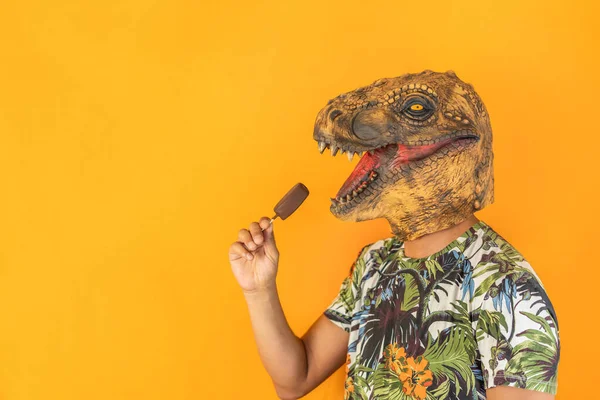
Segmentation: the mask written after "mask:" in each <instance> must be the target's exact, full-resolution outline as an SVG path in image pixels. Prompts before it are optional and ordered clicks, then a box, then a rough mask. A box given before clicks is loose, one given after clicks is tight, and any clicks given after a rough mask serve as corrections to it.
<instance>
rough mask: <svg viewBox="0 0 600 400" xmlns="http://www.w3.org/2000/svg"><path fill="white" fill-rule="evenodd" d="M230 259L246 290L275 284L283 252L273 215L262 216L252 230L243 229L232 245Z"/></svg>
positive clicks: (256, 289)
mask: <svg viewBox="0 0 600 400" xmlns="http://www.w3.org/2000/svg"><path fill="white" fill-rule="evenodd" d="M262 229H264V231H263V230H262ZM229 262H230V264H231V269H232V270H233V275H235V278H236V279H237V281H238V283H239V285H240V286H241V288H242V290H243V291H244V292H245V293H253V292H257V291H261V290H264V289H268V288H269V287H271V286H275V277H276V276H277V265H278V263H279V251H278V250H277V246H276V244H275V236H274V234H273V224H270V223H269V218H267V217H262V218H261V219H260V222H253V223H251V224H250V227H249V228H248V229H242V230H240V232H239V233H238V240H237V242H234V243H233V244H232V245H231V246H230V247H229Z"/></svg>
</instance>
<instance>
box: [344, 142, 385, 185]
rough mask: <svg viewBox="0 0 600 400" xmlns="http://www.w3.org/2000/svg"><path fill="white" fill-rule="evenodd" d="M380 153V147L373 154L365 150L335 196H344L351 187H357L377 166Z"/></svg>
mask: <svg viewBox="0 0 600 400" xmlns="http://www.w3.org/2000/svg"><path fill="white" fill-rule="evenodd" d="M382 153H383V151H382V150H380V149H378V150H377V151H375V152H374V153H373V155H371V154H370V153H369V152H366V153H365V154H364V155H363V156H362V158H361V159H360V161H359V162H358V164H357V165H356V167H355V168H354V171H352V173H351V174H350V176H349V177H348V179H346V182H344V184H343V185H342V187H341V189H340V190H339V192H338V194H337V197H342V196H346V195H347V194H349V193H350V192H352V190H353V189H355V188H356V187H358V185H359V184H360V182H361V181H362V180H364V179H367V178H368V176H369V172H371V171H373V170H374V169H375V168H378V167H379V165H380V163H379V160H380V157H381V154H382Z"/></svg>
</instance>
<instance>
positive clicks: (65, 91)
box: [0, 0, 600, 400]
mask: <svg viewBox="0 0 600 400" xmlns="http://www.w3.org/2000/svg"><path fill="white" fill-rule="evenodd" d="M93 3H94V4H93ZM93 3H92V2H87V1H68V0H53V1H47V2H41V1H40V2H33V1H29V0H25V1H18V2H17V1H13V2H3V3H2V5H1V10H0V51H1V55H0V185H1V192H0V193H1V194H0V224H1V225H0V227H1V228H0V326H1V328H0V399H2V400H55V399H56V400H59V399H60V400H76V399H77V400H80V399H86V400H92V399H93V400H95V399H98V400H100V399H102V400H106V399H110V400H120V399H144V400H154V399H161V400H162V399H178V400H179V399H240V398H244V399H275V398H276V397H275V394H274V391H273V390H272V389H271V386H270V380H269V378H268V376H267V375H266V374H265V373H264V372H263V370H262V368H261V366H260V361H259V359H258V356H257V353H256V350H255V348H254V342H253V339H252V336H251V330H250V326H249V321H248V317H247V314H246V309H245V304H244V302H243V298H242V296H241V294H240V291H239V289H238V287H237V284H236V283H235V281H234V279H233V276H232V274H231V272H230V269H229V264H228V262H227V248H228V246H229V244H230V243H231V242H232V241H233V240H234V239H235V236H236V233H237V231H238V229H239V228H240V227H242V226H244V225H246V224H247V223H249V222H250V221H251V220H254V219H256V218H258V217H260V216H261V215H264V214H267V215H269V214H271V207H272V206H273V205H274V203H275V202H276V201H277V200H278V199H279V197H280V196H281V195H282V194H283V193H285V191H286V190H287V189H288V188H289V187H291V186H292V185H293V184H294V183H296V182H298V181H302V182H304V183H305V184H306V185H307V186H308V187H309V188H310V189H311V192H312V194H311V196H310V197H309V199H308V200H307V202H306V203H305V205H304V206H303V207H302V208H301V210H300V211H299V212H298V213H297V214H296V215H294V216H293V217H292V218H290V219H289V220H286V221H277V222H276V223H275V224H276V235H277V238H278V243H279V246H280V250H281V272H280V275H279V277H278V282H279V286H280V292H281V297H282V302H283V305H284V309H285V310H286V313H287V315H288V318H289V321H290V324H291V326H292V327H293V328H294V330H295V331H296V332H297V333H298V334H301V333H303V332H304V331H305V330H306V329H307V327H308V326H309V325H310V324H311V322H312V321H313V320H314V319H315V318H317V316H318V315H319V314H320V313H321V312H322V310H323V309H324V308H325V307H326V306H327V305H328V304H329V302H330V301H331V299H332V298H333V296H334V295H335V293H336V291H337V289H338V288H339V284H340V282H341V280H342V278H343V277H344V276H345V274H346V273H347V271H348V268H349V266H350V263H351V262H352V260H353V259H354V257H355V256H356V254H357V252H358V250H360V248H361V247H362V246H363V245H364V244H366V243H370V242H372V241H374V240H376V239H378V238H382V237H386V236H388V235H389V229H388V227H387V225H386V224H385V222H383V221H372V222H364V223H359V224H352V223H343V222H340V221H338V220H336V219H334V217H333V216H331V215H330V214H329V211H328V207H329V200H328V199H329V197H330V196H331V195H333V194H335V192H336V191H337V189H338V188H339V186H340V185H341V183H342V182H343V181H344V179H345V178H346V176H347V175H348V174H349V173H350V171H351V169H352V166H351V165H350V164H349V163H348V161H347V160H346V159H345V158H335V159H334V158H332V157H325V156H321V155H319V153H318V151H317V146H316V143H314V142H313V141H312V138H311V135H312V126H313V125H312V124H313V121H314V118H315V116H316V113H317V111H318V110H319V109H320V108H321V107H322V106H323V105H324V104H325V102H326V101H327V100H328V99H329V98H331V97H333V96H335V95H337V94H339V93H340V92H342V91H347V90H351V89H354V88H356V87H358V86H362V85H365V84H369V83H371V82H372V81H374V80H375V79H377V78H379V77H386V76H387V77H390V76H397V75H401V74H403V73H406V72H418V71H421V70H423V69H433V70H435V71H446V70H448V69H453V70H454V71H456V73H457V74H458V76H459V77H461V78H462V79H464V80H465V81H467V82H470V83H472V84H473V85H474V86H475V89H476V90H477V91H478V92H479V94H480V95H481V96H482V98H483V99H484V101H485V102H486V105H487V108H488V110H489V111H490V114H491V121H492V126H493V129H494V133H495V139H494V146H495V154H496V161H495V167H496V203H495V204H494V205H493V206H491V207H490V208H488V209H485V210H484V211H483V212H481V213H480V214H479V217H480V218H482V219H484V220H485V221H486V222H488V223H489V224H490V225H491V226H492V227H494V228H495V229H496V230H498V231H499V232H500V233H501V234H502V235H504V236H505V237H506V238H507V239H508V240H509V241H511V242H512V243H513V244H514V245H515V246H516V247H517V248H518V249H519V250H520V251H521V252H522V253H523V254H524V255H525V256H526V258H527V259H528V260H529V261H530V262H531V264H532V265H533V266H534V268H535V269H536V270H537V272H538V274H539V275H540V277H541V278H542V280H543V282H544V285H545V286H546V288H547V290H548V292H549V294H550V296H551V298H552V299H553V302H554V303H555V306H556V309H557V313H558V316H559V321H560V326H561V338H562V344H563V354H562V360H561V365H560V369H559V371H560V374H559V393H560V396H559V398H560V399H574V398H578V397H579V396H578V395H580V396H584V393H586V392H587V390H588V389H587V388H586V387H585V386H583V385H582V383H588V384H589V383H593V379H592V378H590V376H591V375H590V373H592V371H593V370H595V369H597V368H596V367H595V366H594V365H593V364H594V363H597V362H598V359H599V357H600V352H599V351H598V346H597V345H596V343H595V338H594V332H595V330H591V331H590V333H589V334H587V333H586V330H589V329H590V328H591V327H593V326H594V324H596V325H597V322H596V320H595V317H593V315H594V314H595V311H594V308H593V307H594V305H595V304H596V303H597V301H596V300H597V297H596V296H597V294H598V289H597V288H596V284H597V282H598V280H599V279H600V272H599V269H598V266H597V265H596V264H597V263H596V255H595V254H594V253H593V252H592V251H593V249H594V248H597V247H598V246H597V244H596V241H597V240H596V235H595V228H596V225H597V224H598V222H599V218H598V212H597V209H596V206H597V204H598V201H597V198H596V197H595V194H596V193H597V191H598V188H597V182H598V172H599V171H598V167H597V164H596V163H597V162H598V155H597V154H598V145H599V144H600V139H599V136H598V127H597V126H598V124H597V122H596V120H595V118H596V116H597V114H598V110H597V107H598V104H597V98H598V93H599V91H600V85H599V79H598V73H597V47H596V46H597V43H598V39H599V37H598V33H599V29H598V23H597V18H598V14H597V13H596V12H594V10H592V9H591V4H592V1H589V2H588V3H589V4H586V3H585V2H583V1H576V2H574V3H573V2H571V4H567V2H557V1H528V2H522V1H517V0H510V1H509V0H505V1H502V2H500V1H497V2H493V3H492V2H487V1H480V0H471V1H454V2H449V1H439V2H419V1H413V2H408V1H402V2H400V1H397V0H394V1H388V2H372V3H371V4H370V5H366V3H365V2H348V1H308V0H304V1H302V2H297V4H290V3H289V2H287V1H269V2H252V3H250V2H243V1H237V2H235V1H230V0H221V1H215V2H211V3H210V4H209V3H208V2H206V1H200V2H197V1H181V0H175V1H160V2H159V1H149V0H124V1H123V0H119V1H117V0H106V1H102V2H100V1H96V2H93ZM259 3H260V4H259ZM355 163H356V160H355V161H354V162H353V164H355ZM341 372H342V371H338V373H336V374H335V376H334V377H332V378H331V379H330V380H329V381H327V382H326V383H325V384H323V385H322V386H321V387H320V388H318V389H317V390H316V391H315V392H314V393H313V394H311V395H309V396H308V397H307V398H308V399H313V400H315V399H333V398H340V396H341V393H342V386H343V376H342V373H341ZM582 375H583V377H582ZM586 398H588V397H586Z"/></svg>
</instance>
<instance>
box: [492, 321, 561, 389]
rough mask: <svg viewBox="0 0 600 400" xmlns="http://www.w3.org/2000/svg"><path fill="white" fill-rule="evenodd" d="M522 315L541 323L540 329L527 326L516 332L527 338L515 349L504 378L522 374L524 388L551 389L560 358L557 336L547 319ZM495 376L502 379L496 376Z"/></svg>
mask: <svg viewBox="0 0 600 400" xmlns="http://www.w3.org/2000/svg"><path fill="white" fill-rule="evenodd" d="M521 314H523V315H525V316H526V317H527V318H529V319H531V320H532V321H533V322H535V323H536V324H539V326H540V328H541V330H536V329H527V330H525V331H523V332H520V333H518V334H517V336H518V337H525V338H527V340H526V341H524V342H521V343H519V344H517V345H516V346H515V347H514V349H513V350H512V355H511V357H510V359H509V360H508V364H507V367H506V369H505V371H504V374H503V375H504V379H506V380H507V381H509V380H510V379H511V378H512V377H519V378H522V381H523V385H522V387H525V388H527V389H532V390H538V391H542V392H548V391H551V390H552V388H553V387H555V386H556V369H557V365H558V360H559V357H560V343H559V341H558V337H557V336H556V335H555V334H554V330H553V328H551V327H550V324H549V323H548V321H547V320H546V319H545V318H542V317H540V316H537V315H534V314H531V313H528V312H523V311H522V312H521ZM496 379H500V378H498V376H497V378H496ZM498 383H499V384H502V383H503V382H501V381H499V382H498Z"/></svg>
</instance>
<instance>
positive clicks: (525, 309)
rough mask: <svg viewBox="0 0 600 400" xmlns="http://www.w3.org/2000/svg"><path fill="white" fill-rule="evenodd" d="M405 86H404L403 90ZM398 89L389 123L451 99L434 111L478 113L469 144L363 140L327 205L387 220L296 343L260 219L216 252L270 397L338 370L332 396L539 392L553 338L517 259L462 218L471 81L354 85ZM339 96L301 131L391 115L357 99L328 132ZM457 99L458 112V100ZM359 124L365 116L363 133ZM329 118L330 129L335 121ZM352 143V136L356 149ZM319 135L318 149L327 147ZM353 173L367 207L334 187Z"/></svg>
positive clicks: (485, 136) (470, 202)
mask: <svg viewBox="0 0 600 400" xmlns="http://www.w3.org/2000/svg"><path fill="white" fill-rule="evenodd" d="M407 82H414V83H413V84H412V87H411V85H410V84H408V83H407ZM423 82H426V83H423ZM403 87H406V88H407V90H406V91H402V90H400V95H399V96H398V98H397V99H394V101H397V102H398V103H400V104H399V106H398V107H399V108H396V109H395V111H394V112H395V114H394V115H395V116H394V117H393V118H396V119H395V120H394V121H395V122H396V123H398V117H397V116H398V115H402V114H400V112H401V111H400V112H399V110H405V109H406V107H412V106H413V105H414V104H419V105H420V107H413V108H414V109H415V111H418V114H419V115H424V114H422V113H421V111H422V110H423V109H424V108H426V107H429V108H432V109H433V113H435V111H436V110H439V111H440V114H437V115H436V116H437V117H438V119H432V120H431V121H436V122H435V123H438V124H439V118H440V116H443V115H444V113H448V111H444V107H443V106H444V105H446V108H445V110H448V107H447V105H449V104H452V102H453V101H454V102H456V103H458V104H461V105H462V107H463V108H462V109H461V108H459V107H456V108H454V109H453V111H452V112H451V114H450V116H447V117H448V118H449V119H452V120H456V121H459V122H461V123H462V121H463V119H468V120H470V121H475V122H477V120H479V122H480V123H479V124H477V123H473V126H474V129H472V130H471V131H470V132H475V133H476V138H473V137H471V138H470V140H464V137H465V136H464V135H462V136H461V135H453V136H452V137H453V138H455V141H447V140H446V141H445V142H444V139H439V140H433V145H432V144H431V143H432V142H431V141H424V140H420V141H419V142H418V143H416V144H412V143H410V142H408V141H407V140H406V137H402V136H401V135H400V136H401V137H398V138H395V140H393V141H389V140H388V142H389V143H388V144H385V143H384V144H383V145H380V146H379V147H375V146H373V143H372V141H371V142H369V145H371V146H373V147H375V149H374V151H373V152H369V153H366V154H365V156H363V158H362V159H361V161H360V162H359V164H358V165H357V167H356V169H355V171H354V172H353V174H352V175H351V176H350V178H349V180H348V181H347V182H346V183H345V184H344V186H343V187H342V189H341V190H340V193H341V194H340V193H338V196H337V197H336V199H332V212H333V213H334V215H336V216H338V217H342V219H352V220H355V221H359V220H364V219H372V218H375V217H384V218H387V219H388V221H389V222H390V225H391V226H392V230H393V233H394V234H393V235H392V236H390V237H387V238H384V239H381V240H378V241H376V242H374V243H370V244H368V245H366V246H364V247H363V248H362V249H361V251H360V252H359V255H358V257H357V258H356V261H355V262H354V264H353V266H352V268H351V269H350V272H349V274H348V276H347V277H346V278H345V279H344V281H343V282H342V285H341V287H340V290H339V293H338V295H337V296H336V298H335V299H334V300H333V301H332V303H331V304H330V306H329V307H328V308H327V309H326V310H325V312H324V313H323V314H322V315H321V316H319V318H317V320H316V321H315V322H314V323H313V325H312V326H311V327H310V328H309V330H308V331H307V332H306V333H305V334H304V335H303V336H302V337H298V336H296V335H295V334H294V333H293V331H292V329H291V328H290V326H289V324H288V323H287V321H286V318H285V315H284V312H283V310H282V307H281V303H280V301H279V297H278V292H277V286H276V275H277V270H278V267H279V251H278V249H277V245H276V242H275V235H274V230H273V225H272V224H270V223H269V218H267V217H263V218H261V219H260V220H259V221H256V222H252V223H251V224H250V225H249V226H248V227H247V228H244V229H241V230H240V231H239V233H238V237H237V240H236V241H235V242H234V243H233V244H232V245H231V247H230V249H229V260H230V263H231V267H232V271H233V274H234V276H235V278H236V279H237V281H238V283H239V285H240V287H241V289H242V290H243V293H244V296H245V299H246V302H247V305H248V310H249V314H250V319H251V322H252V328H253V331H254V335H255V340H256V344H257V347H258V350H259V354H260V357H261V360H262V362H263V364H264V366H265V368H266V370H267V372H268V373H269V375H270V376H271V378H272V381H273V384H274V386H275V390H276V392H277V395H278V396H279V397H280V398H281V399H297V398H300V397H302V396H304V395H306V394H307V393H309V392H310V391H311V390H313V389H314V388H315V387H317V386H318V385H319V384H320V383H321V382H323V381H324V380H325V379H326V378H327V377H328V376H330V375H331V374H332V373H333V372H334V371H335V370H337V369H338V368H340V367H341V366H343V365H344V364H346V379H345V391H344V398H345V399H346V400H347V399H418V400H425V399H427V400H433V399H436V400H437V399H465V400H466V399H489V400H506V399H511V400H549V399H553V398H554V395H555V394H556V391H557V367H558V362H559V358H560V340H559V330H558V320H557V318H556V313H555V311H554V308H553V306H552V303H551V301H550V299H549V298H548V295H547V293H546V291H545V289H544V287H543V286H542V283H541V281H540V279H539V277H538V276H537V275H536V273H535V271H534V270H533V269H532V267H531V265H530V264H529V262H528V261H527V260H526V259H525V258H524V257H523V256H522V255H521V254H520V253H519V252H518V251H517V250H516V249H515V248H514V247H513V246H512V245H511V244H510V243H509V242H508V241H507V240H505V239H504V238H503V237H502V236H501V235H499V234H498V233H497V232H496V231H495V230H494V229H493V228H492V227H491V226H490V225H488V224H487V223H485V222H484V221H482V220H479V219H478V218H477V217H476V216H475V214H474V211H476V210H479V209H481V208H482V207H483V206H485V205H487V204H490V203H491V202H492V201H493V176H492V173H491V168H492V167H491V164H492V163H491V159H492V157H491V129H489V120H488V119H487V112H486V111H485V108H484V107H483V106H482V103H481V102H480V99H479V98H478V97H477V95H476V94H475V93H474V91H473V90H472V87H470V86H469V85H466V84H465V83H464V82H462V81H460V80H459V79H458V78H457V77H456V75H455V74H454V73H453V72H451V71H449V72H446V74H440V73H435V72H433V71H429V70H427V71H424V72H422V73H420V74H406V75H403V76H401V77H398V78H395V79H391V80H384V81H383V83H382V80H378V81H376V82H374V83H373V84H372V85H370V86H369V87H366V88H360V89H357V90H356V91H355V92H354V93H356V92H358V93H360V94H361V97H364V96H365V93H366V94H368V95H369V96H370V97H371V98H372V99H377V97H378V96H381V93H389V90H390V88H391V89H392V91H393V90H396V89H397V88H403ZM447 87H451V88H452V89H453V90H451V91H446V92H445V93H446V94H445V96H446V97H445V98H443V96H442V95H437V96H433V94H435V93H436V92H437V93H440V92H442V91H443V89H444V88H447ZM431 88H433V93H432V90H428V89H431ZM457 88H458V89H457ZM394 93H395V92H394ZM424 96H429V97H428V98H427V100H428V101H430V102H431V103H432V104H429V103H427V102H426V101H425V100H424ZM457 97H460V98H461V99H469V102H465V101H460V100H457ZM389 98H390V96H388V99H389ZM415 98H416V99H420V102H416V100H415ZM349 99H350V100H349ZM351 99H352V93H350V94H346V95H340V96H338V98H336V99H334V100H332V101H330V102H329V103H328V106H327V107H325V108H324V109H323V110H321V112H320V113H319V116H318V117H317V122H316V129H315V139H317V140H318V141H321V140H322V139H323V135H325V136H326V137H325V138H326V139H327V135H331V136H333V137H334V138H335V139H336V141H335V146H338V145H339V144H342V145H343V142H344V141H343V140H341V139H342V138H340V132H341V133H343V134H346V135H347V134H348V132H350V133H352V134H354V135H355V136H357V137H358V139H362V140H365V137H364V136H365V134H364V133H365V132H367V133H368V134H372V132H380V130H379V129H378V127H379V126H380V125H381V124H387V125H389V123H390V121H389V119H390V118H392V117H390V114H387V115H386V114H385V112H382V106H379V107H374V108H375V110H374V111H373V109H370V108H368V107H362V108H361V107H359V109H358V111H356V110H352V112H350V113H349V114H350V115H349V116H348V119H349V120H351V121H352V122H351V124H352V126H351V127H346V128H345V129H344V130H340V131H337V134H336V131H335V129H333V126H332V125H331V122H333V121H334V120H335V119H336V118H337V117H336V118H331V117H330V116H331V114H332V112H334V111H335V110H338V109H344V107H343V103H345V102H348V101H351ZM374 101H375V100H369V103H371V102H374ZM407 103H408V105H407ZM469 103H470V104H471V105H472V107H470V108H469V107H468V106H466V105H465V104H467V105H468V104H469ZM373 104H378V103H373ZM386 104H390V103H389V102H388V103H386ZM383 111H386V109H383ZM361 112H368V113H371V112H374V113H375V114H371V115H368V116H364V115H360V113H361ZM357 113H358V115H357ZM461 113H462V115H460V114H461ZM382 115H383V117H381V116H382ZM415 115H416V114H415ZM433 115H434V114H431V115H429V116H426V117H423V118H433ZM457 115H459V116H460V120H459V119H456V118H455V117H456V116H457ZM378 118H384V119H386V118H387V120H385V121H381V120H380V119H378ZM422 120H423V121H430V120H429V119H422ZM357 121H359V122H358V123H357ZM360 121H366V122H365V124H366V123H368V124H370V127H369V129H366V128H365V126H362V125H361V123H362V122H360ZM399 122H400V123H401V122H402V121H401V120H400V121H399ZM338 124H339V125H336V126H337V127H338V128H339V127H341V128H344V125H343V121H342V122H338ZM440 126H443V127H445V128H446V129H451V130H452V127H448V124H447V123H445V124H443V125H438V130H441V129H440V128H439V127H440ZM454 131H456V129H454ZM361 132H362V133H363V134H362V135H361ZM427 135H431V130H429V131H428V132H427ZM441 137H442V138H445V137H448V135H446V134H442V135H441ZM330 139H331V138H330ZM358 139H355V140H354V144H357V143H361V140H358ZM456 141H459V144H458V145H457V144H456ZM327 143H328V144H329V146H330V147H331V146H332V143H333V141H332V140H330V141H328V142H327ZM407 143H408V144H407ZM436 143H444V144H443V145H436ZM319 144H320V146H319V147H320V148H321V150H322V147H323V146H321V143H319ZM342 148H343V147H342ZM335 152H336V151H334V149H332V153H333V154H334V155H335ZM445 157H446V158H445ZM424 159H429V160H431V159H435V160H437V163H436V164H437V165H436V167H435V168H430V169H424V168H422V169H418V168H417V167H418V163H419V162H423V160H424ZM407 163H410V164H411V165H412V166H411V168H409V169H407V171H410V174H411V175H410V176H408V175H407V174H406V173H405V174H402V175H401V179H392V178H393V177H394V175H393V174H390V173H389V171H386V168H387V169H393V168H395V167H398V168H397V171H401V170H402V171H403V170H404V169H402V168H401V167H402V166H403V165H405V164H407ZM445 163H447V164H445ZM372 166H375V168H372ZM357 171H358V172H357ZM373 171H378V173H377V174H373ZM415 171H417V172H415ZM473 171H477V172H476V173H473ZM399 173H400V172H399ZM365 174H366V176H368V177H369V181H370V182H371V186H370V187H371V189H370V190H369V192H367V193H366V194H365V195H364V196H366V198H367V200H368V199H370V201H368V205H367V206H365V205H364V202H365V199H364V198H361V193H358V192H357V193H356V194H353V195H352V196H353V197H347V196H348V195H346V194H345V192H347V191H348V190H349V188H350V189H351V190H353V191H355V192H356V188H357V187H361V185H363V186H364V184H358V186H357V183H356V182H357V181H360V182H365V179H362V176H363V175H365ZM380 175H383V176H386V177H387V181H385V180H383V179H382V182H379V185H377V184H372V182H373V181H375V179H371V178H372V177H373V176H375V177H377V176H380ZM445 175H446V176H445ZM461 179H462V181H461ZM407 182H408V183H407ZM407 185H410V190H406V189H407ZM399 189H401V190H399ZM415 193H417V194H415ZM473 194H476V196H475V197H473ZM355 198H356V199H355ZM344 199H345V200H346V201H345V202H344V201H342V200H344ZM348 203H352V204H348ZM349 205H350V206H351V207H348V206H349ZM349 215H350V217H349Z"/></svg>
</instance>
